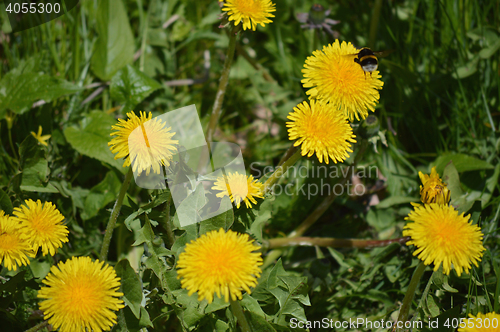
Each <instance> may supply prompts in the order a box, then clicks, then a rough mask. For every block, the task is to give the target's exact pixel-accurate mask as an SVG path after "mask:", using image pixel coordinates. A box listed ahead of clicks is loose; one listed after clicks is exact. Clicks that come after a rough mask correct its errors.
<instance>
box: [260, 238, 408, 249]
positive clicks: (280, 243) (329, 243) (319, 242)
mask: <svg viewBox="0 0 500 332" xmlns="http://www.w3.org/2000/svg"><path fill="white" fill-rule="evenodd" d="M409 239H410V238H409V237H401V238H397V239H390V240H358V239H336V238H331V237H325V238H322V237H283V238H277V239H270V240H267V241H264V243H263V247H267V248H268V249H276V248H285V247H293V246H304V247H312V246H319V247H330V248H363V249H369V248H375V247H386V246H388V245H390V244H392V243H400V244H404V243H406V242H407V241H408V240H409ZM266 244H267V246H266Z"/></svg>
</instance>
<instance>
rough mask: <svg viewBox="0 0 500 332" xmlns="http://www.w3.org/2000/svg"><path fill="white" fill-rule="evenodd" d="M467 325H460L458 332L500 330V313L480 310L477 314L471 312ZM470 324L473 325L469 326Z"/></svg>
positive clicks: (466, 321) (499, 331) (490, 331)
mask: <svg viewBox="0 0 500 332" xmlns="http://www.w3.org/2000/svg"><path fill="white" fill-rule="evenodd" d="M469 322H470V324H469ZM465 325H466V327H460V328H459V329H458V332H500V315H499V314H497V313H494V312H490V313H487V314H483V313H480V312H479V313H478V314H477V316H474V315H472V314H469V319H466V320H465ZM470 325H472V326H473V327H469V326H470Z"/></svg>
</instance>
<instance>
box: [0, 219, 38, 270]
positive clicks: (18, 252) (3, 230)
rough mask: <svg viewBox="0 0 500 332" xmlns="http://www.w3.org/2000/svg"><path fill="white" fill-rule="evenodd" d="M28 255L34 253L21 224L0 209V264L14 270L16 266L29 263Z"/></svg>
mask: <svg viewBox="0 0 500 332" xmlns="http://www.w3.org/2000/svg"><path fill="white" fill-rule="evenodd" d="M28 256H31V257H33V256H34V254H33V250H32V249H31V246H30V245H29V242H28V239H27V236H26V234H25V233H24V232H23V230H22V228H21V225H20V224H19V223H18V222H17V221H16V220H14V219H13V218H12V217H10V216H8V215H5V213H4V211H0V264H2V265H4V266H5V267H6V268H7V269H9V271H10V270H14V271H15V270H17V267H18V266H21V265H28V264H29V263H30V261H29V260H28Z"/></svg>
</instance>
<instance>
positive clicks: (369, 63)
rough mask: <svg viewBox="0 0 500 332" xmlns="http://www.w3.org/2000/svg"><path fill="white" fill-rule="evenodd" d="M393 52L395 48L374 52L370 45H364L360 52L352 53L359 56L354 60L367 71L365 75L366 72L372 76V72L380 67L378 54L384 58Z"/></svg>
mask: <svg viewBox="0 0 500 332" xmlns="http://www.w3.org/2000/svg"><path fill="white" fill-rule="evenodd" d="M392 52H394V50H389V51H380V52H374V51H372V50H371V49H369V48H368V47H364V48H362V49H361V50H359V52H358V53H356V54H350V55H351V56H357V57H356V58H354V62H356V63H359V65H360V66H361V69H363V71H364V72H365V76H366V73H370V76H371V74H372V72H373V71H375V70H377V68H378V59H377V56H379V57H381V58H382V57H385V56H387V55H389V54H390V53H392Z"/></svg>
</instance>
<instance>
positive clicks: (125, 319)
mask: <svg viewBox="0 0 500 332" xmlns="http://www.w3.org/2000/svg"><path fill="white" fill-rule="evenodd" d="M117 316H118V317H117V324H116V325H115V326H113V329H112V330H111V331H113V332H139V331H140V330H141V329H142V328H143V327H146V326H142V325H141V324H140V321H139V319H138V318H136V317H135V315H134V314H133V312H132V310H130V308H129V307H125V308H123V309H120V310H119V311H118V313H117Z"/></svg>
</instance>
